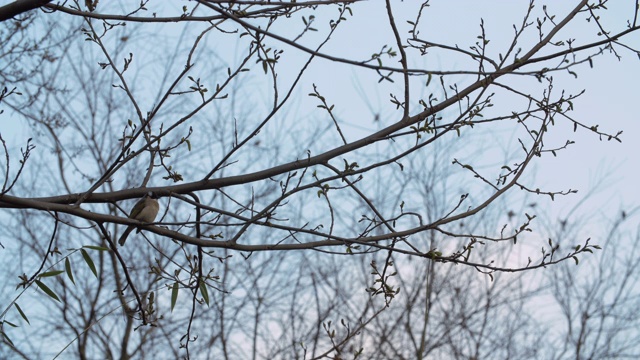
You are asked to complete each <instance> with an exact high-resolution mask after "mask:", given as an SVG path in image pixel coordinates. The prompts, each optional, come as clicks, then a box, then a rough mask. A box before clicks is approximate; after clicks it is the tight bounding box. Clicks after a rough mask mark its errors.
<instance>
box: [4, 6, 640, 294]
mask: <svg viewBox="0 0 640 360" xmlns="http://www.w3.org/2000/svg"><path fill="white" fill-rule="evenodd" d="M6 3H8V1H2V2H0V4H6ZM417 3H418V2H417V1H404V2H401V1H394V2H393V6H394V12H395V14H396V18H397V19H405V18H411V15H412V14H414V13H415V10H416V9H417V6H416V4H417ZM544 3H547V4H549V6H548V10H549V11H550V12H551V13H555V14H556V15H557V16H558V18H562V17H563V16H564V15H565V14H566V13H567V11H569V9H570V8H571V7H572V6H573V3H574V2H568V1H562V2H559V1H546V2H540V3H539V4H537V8H536V9H537V10H536V11H539V10H540V9H541V8H542V5H543V4H544ZM173 4H179V6H178V7H181V6H182V5H183V4H186V5H188V6H192V5H193V4H192V2H174V3H172V5H173ZM430 4H431V7H429V8H427V9H426V10H425V15H424V18H423V20H422V24H423V26H422V27H421V28H420V31H421V36H422V37H424V38H427V39H429V40H431V41H434V42H438V43H443V44H444V43H446V44H458V45H459V46H460V47H461V48H465V49H468V47H469V46H470V45H472V44H473V43H474V42H475V41H477V39H476V36H477V35H478V34H479V24H480V19H481V18H482V19H484V24H485V30H486V34H487V38H488V39H490V40H491V43H490V46H489V50H490V51H492V52H493V55H494V57H496V58H497V55H496V54H497V53H499V52H502V53H504V51H505V50H504V49H506V48H507V47H508V45H509V42H510V41H511V39H512V36H513V28H512V24H514V23H515V24H519V23H520V22H521V21H522V16H523V14H524V13H525V11H526V7H527V4H528V2H526V1H499V2H487V1H445V0H439V1H431V2H430ZM100 5H103V4H102V3H101V4H100ZM167 6H169V5H167ZM634 6H635V2H634V1H615V2H610V3H608V7H609V10H608V11H606V12H604V13H603V23H604V24H605V26H609V28H608V30H610V31H611V32H612V33H616V32H619V31H622V30H623V29H624V24H625V23H626V20H627V19H629V18H630V17H631V16H632V14H633V10H634ZM454 7H455V8H454ZM353 10H354V14H355V16H354V17H353V18H348V19H347V21H346V23H344V24H342V25H341V26H340V28H339V29H338V31H337V32H336V34H335V35H334V36H333V38H332V40H331V41H330V42H329V43H328V44H327V45H326V46H325V47H324V48H323V49H322V52H325V53H328V54H336V55H340V56H341V57H346V58H352V59H356V60H364V59H366V58H368V56H370V55H371V54H372V53H374V52H377V51H379V50H380V45H381V44H385V43H386V44H390V45H391V46H392V47H393V48H394V49H397V47H396V46H395V42H394V41H393V39H392V38H390V37H389V25H388V22H387V20H386V14H385V8H384V4H383V2H382V1H369V2H367V3H364V4H356V5H353ZM330 11H334V10H330ZM443 14H447V15H446V16H443ZM327 15H329V14H322V13H321V12H320V13H318V14H317V20H316V21H317V26H318V27H323V26H327V25H326V19H327V18H328V16H327ZM330 15H333V14H330ZM584 17H585V15H584V14H581V15H578V19H577V20H576V21H575V22H574V24H573V25H572V26H571V27H570V28H569V29H567V30H566V31H564V32H562V33H560V34H559V35H558V36H557V37H556V39H559V40H566V38H567V37H569V36H572V37H576V35H575V34H579V36H580V38H578V39H577V43H578V44H584V43H588V42H591V41H593V40H594V39H598V37H597V36H596V34H595V32H596V30H594V29H595V27H594V25H593V24H592V23H587V22H586V21H585V20H584ZM534 18H535V17H534ZM133 26H138V25H133ZM399 26H400V27H401V28H400V33H401V35H402V36H403V38H406V37H407V32H406V31H407V29H408V24H406V23H399ZM141 29H142V30H141V33H140V34H138V36H144V34H145V33H153V32H154V31H156V30H154V29H159V31H165V32H166V36H167V37H170V38H177V37H179V34H178V33H175V32H172V31H173V30H172V25H168V26H167V25H166V24H160V25H148V26H146V25H145V26H144V27H141ZM276 30H278V31H284V30H283V29H277V28H276ZM534 33H535V31H534ZM565 34H567V35H565ZM569 34H570V35H569ZM291 37H293V35H291ZM233 39H236V37H234V36H229V37H228V38H226V39H225V38H213V39H205V41H207V42H208V46H210V47H211V49H212V50H215V51H219V52H220V53H221V54H224V55H229V54H231V57H232V56H233V54H237V53H239V49H242V48H243V45H244V44H242V43H237V42H235V40H233ZM317 39H318V38H317V37H316V38H314V36H309V37H305V38H304V39H303V40H304V42H307V43H308V44H310V45H309V46H311V44H314V40H317ZM622 41H623V42H624V43H626V44H629V45H631V46H633V47H634V48H636V49H638V48H640V36H639V35H638V34H634V35H631V36H628V37H625V38H623V39H622ZM272 43H273V44H274V46H276V47H278V48H282V49H284V50H285V53H284V56H283V62H282V63H281V64H279V66H280V72H279V76H280V78H279V80H280V81H282V82H283V83H286V82H290V81H292V77H293V76H294V75H295V73H289V72H287V71H285V70H286V69H288V68H295V66H297V65H299V64H300V61H302V60H303V59H305V57H304V56H302V55H300V53H298V52H297V50H294V49H292V48H290V47H288V46H286V45H282V44H278V43H277V42H276V41H272ZM529 44H530V42H526V41H523V43H522V46H523V48H524V49H526V48H527V46H528V45H529ZM148 46H149V49H148V50H149V51H147V52H146V53H145V52H142V51H138V52H137V53H136V61H140V62H142V63H145V62H152V61H153V58H154V57H157V56H163V55H165V54H162V51H161V50H158V49H154V47H153V46H151V45H150V44H149V45H148ZM619 53H620V55H622V59H621V60H618V59H616V57H615V56H614V55H613V54H605V55H603V56H599V57H597V58H595V59H594V68H593V69H591V68H589V66H588V65H587V64H583V65H580V66H578V67H577V68H576V69H574V71H577V73H578V78H577V79H576V78H574V77H573V76H572V75H569V74H566V73H557V74H555V75H554V79H555V80H556V82H555V89H557V90H558V91H559V90H560V89H566V90H567V92H568V93H573V94H575V93H578V92H579V91H581V90H582V89H586V92H585V94H584V95H582V96H581V97H580V98H579V99H577V100H576V101H574V105H575V111H574V112H573V113H572V116H573V117H574V118H576V119H578V120H580V121H581V122H583V123H585V124H589V125H596V124H597V125H599V127H600V129H601V130H604V131H606V132H609V133H614V134H615V133H616V132H617V131H618V130H622V131H624V133H623V135H622V136H621V138H622V143H618V142H616V141H610V142H609V141H606V140H603V141H600V140H599V139H598V136H597V135H594V134H591V133H589V132H588V131H585V130H579V131H578V132H576V133H573V132H572V130H571V127H570V126H566V125H558V130H557V133H558V134H559V135H558V136H555V135H553V134H552V135H550V138H549V140H548V141H553V142H555V143H557V144H558V145H562V144H563V143H564V141H565V140H567V139H570V140H574V141H576V143H575V144H574V145H572V146H570V147H569V148H568V149H567V150H564V151H561V152H558V157H555V158H554V157H552V156H545V157H544V158H543V159H541V160H539V161H538V162H537V163H536V164H535V166H534V167H533V168H532V169H531V170H532V172H531V174H530V175H531V178H530V180H533V178H535V181H536V182H535V183H536V184H538V185H539V186H540V187H541V188H544V190H548V191H559V190H567V189H569V188H570V189H577V190H578V193H577V194H575V195H571V196H564V197H557V198H556V200H555V201H554V202H553V203H552V204H553V206H549V204H550V202H549V201H548V200H547V201H546V202H544V204H545V207H543V208H541V209H539V211H538V215H539V216H540V217H541V218H545V219H548V220H550V221H554V220H557V219H562V218H564V217H565V216H566V215H567V213H568V212H569V211H570V210H571V209H572V208H573V207H574V206H575V205H576V204H578V203H580V202H581V201H582V199H583V198H584V196H585V195H587V194H591V193H593V195H592V196H590V197H589V199H588V200H587V201H586V202H585V203H584V204H583V205H582V206H581V208H580V211H579V212H578V213H577V214H573V215H574V216H578V217H580V216H581V215H580V214H583V215H582V216H584V217H585V218H587V219H592V220H593V221H589V223H590V224H591V225H592V228H586V229H584V232H585V233H590V234H594V236H595V238H596V239H597V238H598V233H597V232H598V231H599V230H600V229H601V228H602V226H601V223H600V222H604V223H606V222H607V221H609V220H610V219H613V218H615V217H616V216H617V215H618V214H619V211H620V210H621V209H625V210H629V209H632V208H635V207H638V206H639V205H640V193H639V192H638V190H637V181H638V178H639V175H640V174H639V172H638V153H639V152H640V142H638V141H637V140H636V139H638V138H639V136H640V124H639V121H638V120H639V119H638V111H637V110H636V107H637V106H636V104H637V103H638V102H639V100H640V99H639V97H638V91H637V87H638V82H639V80H640V59H639V58H638V57H637V56H636V55H635V54H633V53H631V52H629V51H626V50H624V49H619ZM412 59H413V60H412V61H413V62H412V63H410V64H409V66H410V67H415V68H429V69H434V70H447V69H463V68H467V67H468V66H469V63H468V62H467V61H466V59H463V58H461V57H449V56H447V55H446V54H441V53H437V52H435V51H434V52H433V54H432V55H431V56H428V57H424V58H419V59H418V58H417V57H412ZM217 60H218V59H215V58H213V59H210V61H211V62H212V64H216V61H217ZM384 61H385V64H387V65H394V66H395V65H397V63H396V61H397V58H396V59H385V60H384ZM309 74H310V76H305V77H304V78H303V80H302V84H301V85H300V88H299V91H298V92H297V93H296V94H295V97H294V99H293V100H292V102H291V103H290V104H289V105H288V106H287V109H286V111H287V114H289V115H290V116H294V117H296V118H297V121H299V122H301V123H304V122H309V123H310V124H311V123H312V122H314V121H318V118H319V117H322V116H324V115H326V114H325V113H324V112H322V111H321V110H319V109H316V108H315V106H316V105H317V99H315V98H311V97H309V96H307V94H308V93H310V92H312V89H313V87H312V85H313V84H315V85H316V86H317V87H318V89H319V91H320V92H321V93H322V94H323V95H325V96H326V97H327V101H328V102H329V103H330V104H335V105H336V108H335V114H336V115H337V118H338V120H339V122H340V124H341V125H342V126H343V129H345V130H346V133H345V135H346V137H347V139H348V140H349V141H353V140H356V139H359V138H361V137H363V136H365V135H367V134H369V133H371V131H373V130H375V129H378V128H379V127H382V126H385V125H388V124H390V123H392V122H394V121H398V120H399V114H398V112H397V111H395V110H394V106H393V105H392V104H391V103H390V102H389V92H390V91H393V92H394V93H395V94H396V95H398V96H400V95H401V89H402V81H401V78H400V76H398V75H395V76H394V80H395V81H396V82H395V83H394V84H387V83H384V84H382V85H379V84H378V77H377V76H376V75H375V74H372V72H371V71H369V70H363V69H357V68H353V67H352V66H348V65H342V64H337V63H333V62H330V61H328V60H324V59H317V60H315V62H314V63H313V64H312V66H311V68H310V69H309ZM152 80H153V79H152ZM472 81H473V78H472V77H467V78H465V77H464V76H462V77H460V85H459V87H460V88H463V87H464V86H463V84H464V83H465V82H466V83H470V82H472ZM513 81H515V82H518V81H522V83H523V84H531V89H532V90H531V91H532V94H533V93H535V92H536V91H538V89H539V86H538V85H537V84H536V82H535V80H533V81H532V80H531V79H525V78H521V79H517V78H516V79H515V80H513ZM251 83H252V84H253V87H252V88H251V91H248V92H246V95H245V96H247V97H251V101H253V102H255V103H257V104H259V105H260V107H262V108H266V107H268V106H269V100H268V99H269V96H268V94H269V92H270V88H269V86H268V85H267V82H266V81H265V82H264V83H262V82H261V79H260V78H259V77H254V78H251ZM438 83H439V82H438V81H437V79H434V80H433V81H432V83H431V84H430V86H429V87H426V86H425V84H424V80H423V79H412V87H413V91H414V92H413V94H414V95H413V99H414V100H415V99H417V98H418V97H419V96H422V97H423V98H426V97H427V96H428V95H429V94H430V93H433V94H435V96H436V97H438V98H442V96H443V95H442V92H441V90H440V89H439V86H438ZM139 86H141V87H145V86H146V87H148V88H151V89H152V88H153V86H152V85H146V84H139ZM154 100H155V99H154V98H153V97H152V96H150V97H149V99H147V103H146V105H147V108H150V107H151V106H152V104H153V102H154ZM495 103H496V108H500V109H502V110H504V109H505V108H504V107H502V106H504V102H501V101H500V100H499V99H497V100H496V102H495ZM309 109H315V110H309ZM418 111H419V109H418V108H417V107H415V108H414V109H412V111H411V114H415V113H417V112H418ZM447 115H449V116H452V115H455V113H451V114H447V113H446V112H445V113H444V114H443V116H447ZM325 117H326V116H325ZM376 117H379V119H380V120H379V122H376V121H374V118H376ZM324 120H326V118H325V119H324ZM560 128H562V129H564V130H560ZM0 130H1V132H2V136H3V138H5V140H7V142H8V145H9V148H10V150H11V151H13V152H14V153H15V152H16V151H19V149H20V148H21V147H24V145H25V142H26V139H27V138H30V137H34V139H35V140H36V143H37V141H38V140H37V135H38V134H34V133H32V131H31V129H30V128H29V127H28V126H27V125H26V124H24V123H21V122H20V121H17V120H16V119H15V118H13V117H12V116H11V113H10V111H8V112H7V113H5V114H4V115H2V117H1V118H0ZM268 131H277V129H269V128H267V129H265V132H268ZM334 135H335V134H334ZM475 139H476V140H474V142H471V143H470V144H469V148H468V149H467V150H466V155H469V153H475V154H474V155H475V156H477V157H480V159H479V160H477V161H479V163H484V164H487V166H489V165H495V164H499V163H500V162H502V161H503V159H504V156H505V154H503V153H501V152H500V151H499V149H500V146H497V147H496V148H492V149H488V150H486V152H483V149H485V148H486V146H485V145H486V144H483V143H482V142H483V141H484V142H485V143H491V144H497V143H499V142H500V141H505V142H514V141H515V139H516V135H515V133H514V132H512V131H510V130H509V129H508V128H504V129H498V130H497V131H495V132H486V131H485V132H482V131H478V134H477V135H476V137H475ZM478 139H479V141H478ZM321 145H322V144H319V145H318V146H319V147H318V150H320V149H321ZM478 149H480V150H481V151H478ZM316 153H317V152H316ZM462 153H464V151H463V152H462ZM288 155H290V154H288ZM507 155H508V154H507ZM289 160H292V159H289ZM467 180H468V179H467ZM154 185H155V184H154ZM82 190H85V189H79V191H82ZM51 195H54V194H51ZM55 195H57V194H55ZM456 196H459V194H457V193H454V194H452V197H456ZM516 198H518V197H517V196H516ZM514 207H517V206H514ZM516 210H517V209H516ZM630 227H632V228H637V227H638V218H637V217H635V218H633V221H632V222H630ZM0 239H1V238H0ZM0 241H2V240H0ZM2 242H5V241H2ZM595 242H596V243H597V241H595ZM478 276H479V277H481V276H483V275H480V274H479V275H478ZM532 276H535V275H532ZM6 286H7V288H8V289H9V288H11V289H13V287H15V284H13V283H11V281H8V282H7V283H6Z"/></svg>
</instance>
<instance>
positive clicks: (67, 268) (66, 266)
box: [64, 258, 76, 285]
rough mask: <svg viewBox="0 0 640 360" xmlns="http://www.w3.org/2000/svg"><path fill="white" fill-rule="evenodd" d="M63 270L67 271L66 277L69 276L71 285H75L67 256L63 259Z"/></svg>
mask: <svg viewBox="0 0 640 360" xmlns="http://www.w3.org/2000/svg"><path fill="white" fill-rule="evenodd" d="M64 270H65V271H66V272H67V277H68V278H69V280H71V282H72V283H73V285H75V284H76V281H75V280H73V272H72V271H71V261H69V258H66V259H65V261H64Z"/></svg>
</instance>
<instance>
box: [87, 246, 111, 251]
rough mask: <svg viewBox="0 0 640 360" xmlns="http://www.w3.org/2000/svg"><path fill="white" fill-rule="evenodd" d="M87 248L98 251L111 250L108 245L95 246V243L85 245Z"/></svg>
mask: <svg viewBox="0 0 640 360" xmlns="http://www.w3.org/2000/svg"><path fill="white" fill-rule="evenodd" d="M83 248H85V249H91V250H98V251H109V248H108V247H104V246H93V245H85V246H83Z"/></svg>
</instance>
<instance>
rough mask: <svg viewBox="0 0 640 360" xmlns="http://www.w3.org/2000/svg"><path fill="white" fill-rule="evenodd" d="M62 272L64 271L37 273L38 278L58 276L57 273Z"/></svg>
mask: <svg viewBox="0 0 640 360" xmlns="http://www.w3.org/2000/svg"><path fill="white" fill-rule="evenodd" d="M63 272H64V270H54V271H47V272H43V273H42V274H40V275H38V278H45V277H51V276H58V275H60V274H62V273H63Z"/></svg>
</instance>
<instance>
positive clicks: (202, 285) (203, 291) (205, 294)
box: [200, 281, 209, 306]
mask: <svg viewBox="0 0 640 360" xmlns="http://www.w3.org/2000/svg"><path fill="white" fill-rule="evenodd" d="M200 293H201V294H202V298H203V299H204V302H206V303H207V306H209V292H208V291H207V285H206V284H205V283H204V281H200Z"/></svg>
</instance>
